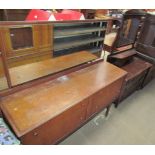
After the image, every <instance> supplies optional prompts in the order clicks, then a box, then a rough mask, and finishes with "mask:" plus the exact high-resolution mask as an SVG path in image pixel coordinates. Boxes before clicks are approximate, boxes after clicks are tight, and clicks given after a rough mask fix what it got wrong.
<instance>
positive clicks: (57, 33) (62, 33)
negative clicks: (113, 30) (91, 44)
mask: <svg viewBox="0 0 155 155" xmlns="http://www.w3.org/2000/svg"><path fill="white" fill-rule="evenodd" d="M105 30H106V29H105V28H103V27H84V28H70V29H56V30H54V38H62V37H68V36H70V35H78V34H83V33H90V32H97V31H105Z"/></svg>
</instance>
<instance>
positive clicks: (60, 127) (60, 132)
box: [20, 99, 88, 144]
mask: <svg viewBox="0 0 155 155" xmlns="http://www.w3.org/2000/svg"><path fill="white" fill-rule="evenodd" d="M87 104H88V100H87V99H86V100H84V101H83V102H81V103H78V104H77V105H75V106H74V107H72V108H70V109H69V110H67V111H65V112H63V113H62V114H60V115H58V116H57V117H55V118H53V119H52V120H50V121H48V122H46V123H45V124H43V125H41V126H39V127H38V128H36V129H34V130H33V131H31V132H29V133H27V134H26V135H24V136H22V137H21V138H20V139H21V142H22V144H55V143H56V142H58V141H59V140H61V139H62V138H64V137H66V136H67V135H68V134H70V133H72V132H73V131H74V130H75V129H76V128H78V127H80V126H81V124H82V123H83V122H84V121H85V119H86V108H87Z"/></svg>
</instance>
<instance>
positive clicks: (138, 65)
mask: <svg viewBox="0 0 155 155" xmlns="http://www.w3.org/2000/svg"><path fill="white" fill-rule="evenodd" d="M150 65H151V64H150V63H148V62H146V61H143V60H142V59H139V58H137V57H134V60H133V62H132V63H129V64H127V65H125V66H123V67H122V69H124V70H125V71H126V72H128V75H127V77H126V81H129V80H131V79H133V78H134V77H136V76H137V75H140V74H141V73H142V72H144V71H145V70H146V69H148V68H149V67H150Z"/></svg>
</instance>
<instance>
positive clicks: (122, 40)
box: [116, 18, 140, 47]
mask: <svg viewBox="0 0 155 155" xmlns="http://www.w3.org/2000/svg"><path fill="white" fill-rule="evenodd" d="M139 24H140V20H139V19H137V18H132V19H126V20H124V22H123V28H122V31H121V32H120V36H119V39H118V43H117V45H116V46H117V47H121V46H125V45H129V44H133V43H134V42H135V39H136V36H137V31H138V28H139Z"/></svg>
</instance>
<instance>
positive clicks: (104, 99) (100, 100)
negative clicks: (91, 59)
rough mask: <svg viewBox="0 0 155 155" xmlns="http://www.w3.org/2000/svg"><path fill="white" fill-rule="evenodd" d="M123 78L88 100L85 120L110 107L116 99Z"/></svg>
mask: <svg viewBox="0 0 155 155" xmlns="http://www.w3.org/2000/svg"><path fill="white" fill-rule="evenodd" d="M123 79H124V78H121V79H119V80H117V81H116V82H114V83H112V84H111V85H109V86H107V87H105V88H104V89H102V90H100V91H99V92H97V93H95V94H94V95H93V96H92V97H91V98H90V104H89V106H88V110H87V118H89V117H91V116H92V115H94V114H95V113H97V112H99V111H101V110H102V109H103V108H106V107H107V106H108V105H110V104H111V103H112V102H113V101H114V100H115V99H117V98H118V96H119V94H120V90H121V86H122V82H123Z"/></svg>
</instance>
